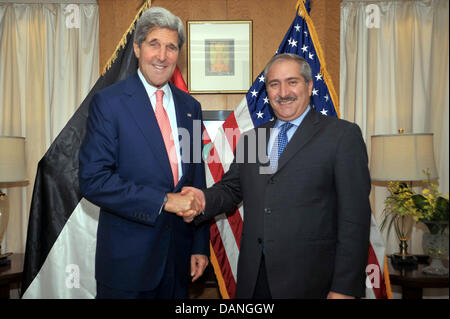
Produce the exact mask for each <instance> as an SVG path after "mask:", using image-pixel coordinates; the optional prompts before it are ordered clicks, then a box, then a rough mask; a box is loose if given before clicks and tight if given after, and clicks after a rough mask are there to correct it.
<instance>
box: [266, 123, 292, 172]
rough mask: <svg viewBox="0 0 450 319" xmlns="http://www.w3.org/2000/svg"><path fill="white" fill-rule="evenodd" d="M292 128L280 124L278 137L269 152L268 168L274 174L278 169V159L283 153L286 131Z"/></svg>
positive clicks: (286, 138) (289, 124)
mask: <svg viewBox="0 0 450 319" xmlns="http://www.w3.org/2000/svg"><path fill="white" fill-rule="evenodd" d="M292 126H294V124H292V123H289V122H286V123H284V124H282V125H281V126H280V127H279V128H278V129H279V133H278V136H277V137H276V138H275V142H274V143H273V146H272V150H271V152H270V166H271V167H272V171H273V172H274V171H275V170H276V168H277V167H278V159H279V158H280V155H281V153H283V151H284V149H285V147H286V145H287V143H288V137H287V134H286V133H287V131H288V130H289V129H290V128H291V127H292Z"/></svg>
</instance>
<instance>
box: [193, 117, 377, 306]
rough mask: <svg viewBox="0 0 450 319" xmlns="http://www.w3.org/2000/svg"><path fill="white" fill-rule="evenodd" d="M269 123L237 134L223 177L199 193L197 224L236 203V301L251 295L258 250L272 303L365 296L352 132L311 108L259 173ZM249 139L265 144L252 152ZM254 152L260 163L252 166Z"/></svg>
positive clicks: (360, 149) (360, 170)
mask: <svg viewBox="0 0 450 319" xmlns="http://www.w3.org/2000/svg"><path fill="white" fill-rule="evenodd" d="M274 123H275V122H274V121H273V122H270V123H266V124H265V125H262V126H261V127H259V128H256V129H254V130H251V131H249V132H247V133H246V134H243V136H242V137H241V139H240V141H239V144H238V146H237V150H236V156H235V160H234V162H233V163H232V165H231V166H230V169H229V171H228V172H227V173H226V174H225V175H224V176H223V178H222V180H221V181H220V182H218V183H216V184H215V185H214V186H213V187H211V188H209V189H206V190H204V193H205V198H206V208H205V215H203V216H199V217H197V220H196V223H200V222H201V221H203V220H205V219H209V218H212V217H213V216H215V215H217V214H219V213H221V212H225V211H230V210H231V209H232V208H233V207H234V206H236V205H237V204H239V203H240V202H241V201H242V200H243V205H244V225H243V233H242V239H241V249H240V255H239V261H238V273H237V291H236V297H237V298H251V297H252V295H253V291H254V287H255V283H256V277H257V274H258V269H259V263H260V259H261V253H262V247H263V246H264V254H265V260H266V267H267V276H268V281H269V285H270V290H271V293H272V296H273V297H274V298H325V297H326V296H327V294H328V292H330V291H335V292H339V293H343V294H346V295H352V296H364V292H365V267H366V263H367V255H368V248H369V231H370V216H371V215H370V214H371V211H370V203H369V193H370V176H369V170H368V166H367V152H366V147H365V144H364V141H363V138H362V135H361V131H360V129H359V127H358V126H357V125H356V124H353V123H350V122H347V121H344V120H340V119H336V118H333V117H327V116H323V115H321V114H318V113H317V112H316V111H314V110H310V112H309V113H308V114H307V115H306V117H305V119H304V120H303V122H302V124H301V125H300V127H299V128H298V129H297V131H296V132H295V134H294V136H293V137H292V139H291V140H290V142H289V143H288V145H287V146H286V148H285V150H284V152H283V154H282V155H281V157H280V160H279V165H278V170H277V171H276V172H275V173H273V174H263V173H262V172H264V171H265V170H267V165H268V159H267V152H266V148H267V139H268V137H269V130H270V128H272V127H273V125H274ZM261 134H265V136H266V137H265V138H264V137H262V136H261ZM252 140H253V141H256V144H258V140H260V141H265V142H263V143H261V142H260V143H259V144H260V145H257V146H256V147H255V145H254V144H255V142H251V141H252ZM252 144H253V145H252ZM261 148H264V151H261ZM240 150H243V153H239V152H241V151H240ZM255 151H256V152H257V153H256V154H266V157H265V158H264V157H262V158H258V156H256V161H255V160H254V158H255V154H253V153H254V152H255ZM260 157H261V156H260Z"/></svg>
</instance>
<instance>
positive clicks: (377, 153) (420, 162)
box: [370, 133, 438, 182]
mask: <svg viewBox="0 0 450 319" xmlns="http://www.w3.org/2000/svg"><path fill="white" fill-rule="evenodd" d="M424 170H428V171H429V173H430V179H435V178H437V177H438V174H437V170H436V165H435V162H434V151H433V134H431V133H430V134H425V133H424V134H392V135H374V136H372V138H371V159H370V175H371V178H372V180H373V181H400V182H401V181H405V182H406V181H421V180H425V179H427V175H426V174H425V173H424V172H423V171H424Z"/></svg>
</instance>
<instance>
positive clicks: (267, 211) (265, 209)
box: [264, 208, 272, 215]
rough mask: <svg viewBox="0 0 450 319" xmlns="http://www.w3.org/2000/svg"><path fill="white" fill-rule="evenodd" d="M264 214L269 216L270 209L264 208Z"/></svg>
mask: <svg viewBox="0 0 450 319" xmlns="http://www.w3.org/2000/svg"><path fill="white" fill-rule="evenodd" d="M264 212H265V213H266V214H268V215H269V214H270V213H272V211H271V210H270V208H264Z"/></svg>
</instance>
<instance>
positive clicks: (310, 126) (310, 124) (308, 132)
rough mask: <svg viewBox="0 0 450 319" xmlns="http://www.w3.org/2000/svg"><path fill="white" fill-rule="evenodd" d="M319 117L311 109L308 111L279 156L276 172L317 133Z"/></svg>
mask: <svg viewBox="0 0 450 319" xmlns="http://www.w3.org/2000/svg"><path fill="white" fill-rule="evenodd" d="M319 116H320V115H319V114H318V113H317V112H316V111H315V110H314V109H313V108H311V109H310V110H309V112H308V114H307V115H306V117H305V118H304V119H303V121H302V123H301V124H300V127H299V128H298V129H297V131H295V133H294V136H292V138H291V140H290V141H289V143H288V145H287V146H286V148H285V149H284V151H283V153H282V154H281V156H280V159H279V161H278V169H277V172H278V171H279V170H281V169H282V168H283V166H284V165H286V163H287V162H289V160H290V159H291V158H292V157H293V156H294V155H295V154H296V153H297V152H299V151H300V150H301V149H302V148H303V147H304V146H305V144H306V143H308V142H309V141H310V140H311V138H312V137H313V136H314V135H315V134H316V133H317V132H318V131H319V129H320V125H318V124H319ZM275 173H276V172H275Z"/></svg>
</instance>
